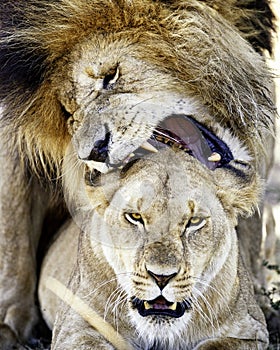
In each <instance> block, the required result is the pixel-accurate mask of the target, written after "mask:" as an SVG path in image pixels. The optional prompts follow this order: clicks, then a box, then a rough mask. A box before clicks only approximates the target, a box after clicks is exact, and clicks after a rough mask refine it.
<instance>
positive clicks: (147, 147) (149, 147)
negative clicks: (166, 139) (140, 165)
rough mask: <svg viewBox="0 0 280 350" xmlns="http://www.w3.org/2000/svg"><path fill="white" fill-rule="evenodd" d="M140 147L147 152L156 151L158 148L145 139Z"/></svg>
mask: <svg viewBox="0 0 280 350" xmlns="http://www.w3.org/2000/svg"><path fill="white" fill-rule="evenodd" d="M140 147H141V148H143V149H145V150H146V151H149V152H153V153H157V152H158V150H157V149H156V148H155V147H154V146H152V145H151V144H150V143H149V142H148V141H145V142H144V143H142V145H141V146H140Z"/></svg>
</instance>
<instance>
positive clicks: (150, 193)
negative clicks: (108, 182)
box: [120, 150, 216, 206]
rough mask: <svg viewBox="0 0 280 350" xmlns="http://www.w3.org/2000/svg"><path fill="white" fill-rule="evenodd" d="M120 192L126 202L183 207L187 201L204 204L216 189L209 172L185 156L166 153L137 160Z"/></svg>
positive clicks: (125, 178) (127, 174)
mask: <svg viewBox="0 0 280 350" xmlns="http://www.w3.org/2000/svg"><path fill="white" fill-rule="evenodd" d="M120 190H121V191H123V192H127V193H129V196H128V197H129V198H130V200H133V199H134V200H135V201H137V200H139V199H140V198H141V200H142V201H152V200H157V201H161V202H164V200H168V201H172V200H173V199H174V201H176V202H177V203H180V204H181V205H184V206H187V203H188V201H191V200H194V199H195V200H196V202H203V201H204V202H205V201H206V197H205V195H206V194H208V195H209V196H211V194H213V196H214V195H215V192H216V185H215V182H214V180H213V177H211V172H210V171H209V169H207V168H206V167H205V166H203V165H202V164H200V163H199V161H197V160H196V159H194V158H192V157H191V156H189V155H185V154H182V155H179V154H176V153H175V152H173V151H172V150H166V151H164V152H159V153H158V154H155V155H152V156H150V157H148V158H147V159H141V160H140V161H138V162H137V163H136V164H134V165H133V166H132V167H131V168H130V169H129V170H128V171H127V172H126V173H125V174H124V175H123V179H122V181H121V188H120Z"/></svg>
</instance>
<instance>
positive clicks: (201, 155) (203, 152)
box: [161, 116, 216, 170]
mask: <svg viewBox="0 0 280 350" xmlns="http://www.w3.org/2000/svg"><path fill="white" fill-rule="evenodd" d="M161 127H163V128H164V129H167V130H169V131H171V133H173V134H175V135H176V136H177V137H178V138H179V139H181V140H182V141H183V142H184V143H185V144H186V145H187V146H188V148H189V149H190V150H191V151H192V154H193V156H194V157H195V158H197V159H198V160H199V161H200V162H201V163H203V164H205V165H206V166H207V167H208V168H209V169H211V170H212V169H215V168H216V165H215V163H214V162H209V160H208V158H209V157H210V156H211V154H212V151H211V149H210V147H209V146H208V143H207V141H206V140H205V138H204V137H203V135H202V134H201V132H200V130H199V129H198V128H197V126H196V125H194V124H193V123H192V122H191V121H190V120H188V119H186V118H182V117H174V116H173V117H170V118H167V119H165V120H164V122H163V125H161Z"/></svg>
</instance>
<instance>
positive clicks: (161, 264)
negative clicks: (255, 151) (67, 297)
mask: <svg viewBox="0 0 280 350" xmlns="http://www.w3.org/2000/svg"><path fill="white" fill-rule="evenodd" d="M233 163H234V166H235V167H236V168H238V169H239V171H240V172H243V171H244V169H246V172H247V174H248V176H249V177H248V178H247V179H246V180H245V179H244V178H243V179H242V178H241V177H240V178H237V177H236V176H235V174H234V172H233V171H232V170H224V169H219V170H215V171H214V172H212V171H211V170H209V169H206V168H205V167H204V166H203V165H202V164H200V163H199V162H198V161H197V160H196V159H194V158H192V157H191V156H190V155H188V154H185V153H183V152H182V151H179V152H173V151H172V150H170V149H167V150H164V151H161V152H159V153H158V154H156V155H153V156H149V157H147V158H146V159H143V158H142V159H140V160H136V161H135V162H132V165H131V164H128V165H127V166H126V167H124V169H123V170H122V171H121V172H120V171H116V172H114V173H113V172H111V173H109V174H107V175H104V176H102V177H101V179H100V178H99V179H97V180H96V179H94V176H93V178H91V175H92V174H87V175H86V179H87V185H85V183H83V182H82V181H80V179H81V178H83V174H82V173H81V174H80V175H77V176H76V177H75V178H76V179H77V185H76V184H75V183H74V181H73V179H71V180H70V181H66V185H67V186H70V187H69V188H68V189H69V191H70V196H72V195H74V198H73V199H72V201H71V202H72V203H73V201H76V202H77V204H78V205H79V210H78V214H79V215H81V211H83V212H84V213H83V215H82V216H81V217H80V220H81V221H79V224H80V225H82V228H83V230H79V228H78V226H76V225H75V224H74V223H73V222H72V223H68V224H67V226H66V227H65V228H64V230H63V231H62V233H61V235H62V236H60V237H58V239H57V240H56V241H55V243H54V244H53V246H52V247H51V250H50V251H49V253H48V254H47V256H46V259H45V261H44V263H43V269H42V275H41V280H40V286H39V298H40V301H41V307H42V310H43V314H44V315H45V318H46V320H47V322H48V324H49V325H50V326H51V327H52V326H53V322H54V318H55V315H56V321H55V326H54V332H53V334H54V336H53V343H52V349H54V350H58V349H61V350H67V349H69V350H70V349H71V350H72V349H81V350H89V349H115V347H114V346H113V347H112V344H110V342H109V341H108V340H107V339H106V338H105V337H104V336H103V334H100V333H99V332H98V331H97V330H96V329H94V328H92V327H90V325H89V324H88V323H87V322H86V321H85V320H84V319H83V318H82V317H81V316H80V315H79V314H78V313H77V312H76V311H74V310H73V309H72V308H71V307H70V306H67V305H65V304H63V305H62V307H60V308H58V307H57V305H58V304H59V301H58V300H56V296H55V295H54V294H53V293H52V292H50V291H49V290H48V287H49V288H50V287H51V285H50V284H49V279H48V278H49V276H54V277H55V278H57V279H60V280H61V281H62V282H63V283H64V284H65V285H67V283H68V281H67V278H68V279H69V278H70V276H71V282H70V288H71V289H72V290H73V292H74V293H75V294H76V295H78V296H79V298H81V299H82V300H83V302H86V303H87V304H88V306H89V307H90V308H92V309H94V310H95V311H96V312H97V314H98V315H99V316H101V317H102V318H103V317H104V318H105V319H106V320H107V321H108V322H109V323H110V324H111V325H115V326H116V327H117V330H118V333H120V334H121V335H122V336H123V337H124V338H125V339H126V341H127V343H128V346H127V347H122V349H128V348H129V349H154V350H163V349H164V350H168V349H170V350H171V349H172V350H173V349H176V350H179V349H184V350H188V349H196V350H198V349H200V350H202V349H203V350H206V349H208V350H213V349H216V350H217V349H221V350H226V349H234V350H240V349H242V350H249V349H252V350H253V349H254V350H255V349H266V348H267V345H268V334H267V330H266V325H265V320H264V316H263V314H262V312H261V310H260V308H259V306H258V305H257V303H256V301H255V299H254V292H253V286H252V281H251V276H250V271H248V270H247V269H246V266H245V264H244V261H246V256H247V255H248V253H249V252H248V251H245V250H243V249H240V247H239V243H238V239H237V233H236V230H235V227H236V223H237V216H238V215H240V214H248V213H250V212H251V209H252V205H253V204H254V203H257V199H258V194H259V183H258V181H257V179H256V178H257V176H256V174H255V172H254V171H253V169H249V168H248V166H247V165H244V164H240V163H239V162H233ZM66 177H67V175H66ZM229 178H230V179H231V181H232V188H228V183H227V181H228V180H229ZM225 179H226V180H225ZM67 182H68V183H67ZM73 186H74V189H73ZM85 187H86V189H85ZM77 195H78V197H79V198H77ZM79 231H80V236H79ZM78 236H79V237H78ZM251 236H252V237H251V238H252V239H254V232H251ZM78 241H79V245H78ZM77 246H79V248H78V253H77V257H76V253H75V250H77V248H76V249H75V247H77ZM76 259H77V262H76ZM73 266H74V272H73V274H71V273H70V271H69V270H70V268H71V267H73ZM62 294H63V293H62ZM96 326H97V329H98V326H99V325H98V323H97V324H96ZM129 345H130V346H129Z"/></svg>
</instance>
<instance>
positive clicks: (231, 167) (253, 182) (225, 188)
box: [213, 160, 263, 217]
mask: <svg viewBox="0 0 280 350" xmlns="http://www.w3.org/2000/svg"><path fill="white" fill-rule="evenodd" d="M213 173H214V177H215V181H216V183H217V187H218V193H217V195H218V197H219V198H220V200H221V202H222V204H223V206H224V208H225V209H226V210H227V211H229V212H231V213H233V214H234V215H236V217H237V216H238V215H241V216H247V217H248V216H250V215H252V214H253V212H254V211H255V209H256V207H257V205H258V203H259V201H260V199H261V197H262V192H263V191H262V181H261V180H260V178H259V176H258V174H257V172H256V170H255V169H254V168H253V167H252V166H251V165H250V164H249V163H245V162H241V161H238V160H233V161H231V162H230V163H229V164H228V165H227V166H225V167H223V168H218V169H216V170H214V172H213Z"/></svg>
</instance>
